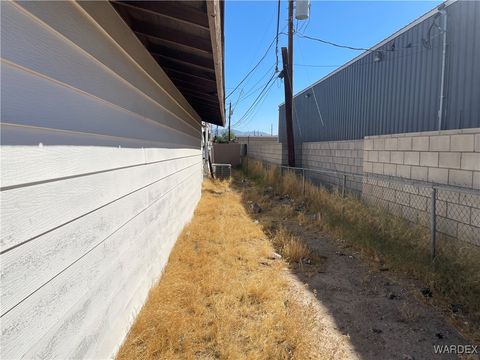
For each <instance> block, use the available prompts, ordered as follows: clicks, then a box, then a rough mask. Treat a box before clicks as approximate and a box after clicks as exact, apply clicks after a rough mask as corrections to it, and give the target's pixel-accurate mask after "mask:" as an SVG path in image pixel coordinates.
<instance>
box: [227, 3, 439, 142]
mask: <svg viewBox="0 0 480 360" xmlns="http://www.w3.org/2000/svg"><path fill="white" fill-rule="evenodd" d="M440 3H441V1H321V0H320V1H312V5H311V12H310V20H306V21H300V22H298V27H299V29H302V32H304V33H305V35H310V36H314V37H318V38H322V39H325V40H328V41H332V42H335V43H339V44H344V45H349V46H354V47H362V48H368V47H371V46H373V45H375V44H376V43H378V42H380V41H381V40H383V39H384V38H386V37H388V36H389V35H391V34H392V33H394V32H396V31H397V30H399V29H400V28H402V27H403V26H405V25H407V24H408V23H410V22H411V21H413V20H415V19H416V18H418V17H419V16H421V15H423V14H424V13H426V12H427V11H429V10H431V9H432V8H434V7H435V6H437V5H438V4H440ZM280 7H281V15H280V30H282V28H284V32H286V24H287V14H288V3H287V1H281V5H280ZM276 14H277V1H226V5H225V78H226V80H225V87H226V94H227V95H228V94H229V93H230V92H231V91H232V90H233V88H234V87H235V86H236V85H237V84H238V83H239V82H240V81H241V80H242V78H243V77H244V76H245V75H246V74H247V73H248V72H249V71H250V70H251V69H252V67H253V66H255V64H256V63H257V62H258V60H259V59H260V58H261V57H262V56H263V55H264V53H265V51H266V49H267V48H268V46H269V44H270V43H271V42H272V40H273V39H274V37H275V34H276V18H277V16H276ZM295 22H296V21H295ZM295 26H297V24H295ZM286 45H287V37H286V36H284V35H281V36H280V37H279V48H280V47H281V46H286ZM294 50H295V51H294V61H293V62H294V64H295V67H294V93H297V92H298V91H300V90H302V89H304V88H305V87H307V86H308V85H310V84H312V83H314V82H315V81H317V80H319V79H320V78H321V77H323V76H325V75H327V74H328V73H330V72H331V71H333V70H335V68H336V67H338V66H340V65H343V64H344V63H346V62H347V61H349V60H350V59H352V58H354V57H355V56H357V55H359V54H361V51H353V50H347V49H339V48H335V47H332V46H329V45H324V44H321V43H319V42H316V41H312V40H308V39H302V38H299V37H295V38H294ZM274 64H275V45H274V46H272V48H271V49H270V51H269V52H268V54H267V56H266V57H265V59H264V60H263V61H262V63H261V64H260V65H259V66H258V68H257V69H256V70H255V72H254V73H252V75H251V76H250V77H249V78H248V79H247V81H245V82H244V83H243V84H242V85H241V86H240V87H239V89H238V90H237V91H236V92H234V93H233V94H232V95H231V96H230V97H229V98H228V99H227V107H228V103H229V102H230V101H231V102H232V106H234V113H233V116H232V124H235V123H236V122H237V121H239V120H240V119H241V118H242V117H243V115H244V114H245V113H246V111H247V110H248V109H249V108H250V106H251V105H252V103H253V102H254V100H255V99H256V98H257V95H258V94H259V93H260V92H261V90H262V88H263V86H262V85H264V84H265V83H266V82H267V81H268V80H269V78H270V77H271V76H272V74H273V71H274ZM301 65H315V66H321V67H310V66H301ZM323 66H325V67H323ZM281 67H282V60H281V53H280V49H279V68H280V69H281ZM240 95H241V96H240ZM283 101H284V91H283V82H282V81H280V80H279V79H278V80H275V82H274V83H273V85H272V87H271V88H270V90H269V92H268V94H267V96H266V97H265V98H264V100H263V101H261V102H260V103H259V104H258V105H257V106H255V107H253V108H252V111H250V114H249V115H248V116H246V117H244V118H243V120H242V121H241V123H240V124H239V125H238V126H236V127H235V128H237V129H239V130H243V131H244V130H259V131H264V132H267V133H270V128H271V126H272V125H273V133H274V134H276V133H277V127H278V105H280V104H281V103H282V102H283Z"/></svg>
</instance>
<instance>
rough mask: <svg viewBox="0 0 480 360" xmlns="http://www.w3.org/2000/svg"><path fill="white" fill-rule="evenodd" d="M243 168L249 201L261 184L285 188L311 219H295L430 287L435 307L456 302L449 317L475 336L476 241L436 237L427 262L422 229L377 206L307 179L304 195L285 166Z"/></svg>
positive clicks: (478, 310)
mask: <svg viewBox="0 0 480 360" xmlns="http://www.w3.org/2000/svg"><path fill="white" fill-rule="evenodd" d="M245 171H246V172H247V173H248V177H249V178H251V179H253V180H254V181H255V182H256V184H257V185H259V186H257V188H258V189H255V190H254V191H250V193H249V194H248V196H249V200H250V201H257V199H259V198H260V197H259V195H258V194H259V192H261V191H262V186H270V187H272V188H273V189H272V190H273V192H277V193H280V194H288V195H289V196H290V197H291V198H292V200H294V201H296V202H297V203H298V202H299V201H301V202H303V203H304V204H305V211H306V212H307V213H308V214H309V215H310V216H314V218H315V220H308V219H306V216H305V215H301V216H300V215H298V214H297V215H295V217H296V218H297V220H298V221H299V222H300V223H303V224H304V225H305V226H307V227H315V228H317V229H318V230H320V231H322V232H326V233H328V234H329V235H330V236H331V237H334V238H338V239H343V240H346V241H347V242H348V244H349V245H350V246H353V247H354V248H356V249H357V250H358V251H360V252H361V253H362V254H363V255H365V257H366V258H367V259H372V260H374V261H378V262H382V263H385V264H386V265H388V266H389V267H390V268H392V269H393V270H395V271H397V272H401V273H403V274H404V275H407V276H409V277H411V278H412V279H414V280H415V281H416V282H418V283H422V284H423V286H424V287H430V288H431V289H433V290H434V291H435V297H434V299H435V300H434V301H435V302H437V304H438V305H440V306H441V307H444V308H447V309H448V307H449V305H450V304H461V305H462V317H459V316H458V315H455V314H454V317H453V320H454V322H455V323H456V324H457V325H458V326H459V327H461V328H462V330H464V331H465V332H466V333H468V336H470V337H471V338H473V339H475V340H478V339H480V331H479V330H478V329H479V326H478V325H479V324H480V249H479V248H478V247H477V246H474V245H470V244H468V243H464V242H448V241H438V242H437V259H436V262H435V264H434V265H432V262H431V259H430V234H429V231H428V229H425V228H424V227H421V226H416V225H414V224H412V223H409V222H407V221H406V220H404V219H401V218H399V217H395V216H392V215H390V214H388V213H387V212H385V211H383V210H382V209H380V208H375V207H370V206H366V205H365V204H364V203H363V202H361V201H360V200H359V199H356V198H353V197H346V198H342V197H341V196H340V194H338V193H336V192H333V193H332V192H328V191H327V190H326V189H324V188H322V187H317V186H315V185H313V184H311V183H309V182H308V181H307V182H306V184H305V196H304V195H303V186H302V185H303V184H302V179H301V178H299V177H297V176H295V174H294V173H293V172H289V171H285V170H284V174H283V176H280V172H279V170H278V167H276V166H274V165H272V166H270V168H268V169H265V168H264V166H263V165H262V164H261V163H260V162H258V161H253V160H249V162H248V169H245ZM275 174H277V175H278V176H274V175H275ZM262 201H263V200H262ZM292 204H293V202H292ZM290 205H291V204H290ZM275 211H276V213H274V212H272V214H274V216H277V217H279V218H281V217H282V216H285V217H286V218H288V217H289V213H291V215H294V214H295V212H294V211H292V209H291V208H290V210H289V209H288V208H283V207H278V209H275ZM271 222H272V224H271V225H270V226H269V230H270V231H272V230H273V229H275V226H277V227H278V225H279V223H278V221H273V220H272V221H271ZM447 311H448V310H447ZM457 318H458V320H457ZM466 320H468V321H466Z"/></svg>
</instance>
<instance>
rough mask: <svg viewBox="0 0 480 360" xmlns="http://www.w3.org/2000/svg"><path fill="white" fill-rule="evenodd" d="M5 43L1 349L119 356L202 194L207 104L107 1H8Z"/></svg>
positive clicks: (9, 354)
mask: <svg viewBox="0 0 480 360" xmlns="http://www.w3.org/2000/svg"><path fill="white" fill-rule="evenodd" d="M1 41H2V44H1V45H2V48H1V50H2V62H1V76H2V84H1V86H2V87H1V92H2V99H1V100H2V104H1V105H2V106H1V118H2V124H1V144H2V145H1V149H0V150H1V165H2V166H1V215H0V216H1V217H0V220H1V228H2V230H1V234H0V235H1V236H0V251H1V255H0V256H1V274H0V276H1V282H0V284H1V285H0V286H1V316H2V321H1V331H2V336H1V350H0V351H1V354H0V355H1V358H3V359H10V358H20V357H25V358H97V359H100V358H109V357H112V356H114V354H115V353H116V351H117V349H118V348H119V346H120V344H121V342H122V340H123V338H124V336H125V335H126V333H127V332H128V330H129V328H130V325H131V324H132V322H133V321H134V319H135V316H136V314H137V312H138V311H139V310H140V308H141V306H142V305H143V303H144V301H145V299H146V296H147V294H148V290H149V289H150V287H151V286H152V284H153V283H154V282H155V281H156V280H158V278H159V276H160V274H161V271H162V269H163V267H164V265H165V263H166V261H167V259H168V255H169V253H170V250H171V248H172V247H173V245H174V243H175V240H176V238H177V236H178V235H179V233H180V231H181V230H182V228H183V226H184V224H185V223H187V222H188V221H189V219H190V218H191V216H192V214H193V211H194V208H195V206H196V204H197V202H198V200H199V198H200V192H201V181H202V165H201V164H202V156H201V150H200V141H201V140H200V139H201V127H200V123H199V121H198V115H197V114H196V113H195V112H194V111H193V109H192V108H191V107H190V105H189V104H188V103H187V102H186V101H185V99H184V98H183V97H182V96H181V95H180V93H179V92H178V90H177V89H176V88H175V87H174V86H173V84H172V83H171V82H170V80H168V78H167V77H166V75H165V74H164V73H163V71H162V70H161V69H160V67H159V66H158V65H157V64H156V63H155V61H154V60H153V59H152V58H151V57H150V55H149V54H148V53H147V51H146V50H145V49H144V47H143V45H142V44H141V43H140V42H139V41H138V40H137V39H136V37H135V36H134V34H133V33H132V32H131V31H130V29H129V28H128V27H127V25H126V24H125V23H124V22H123V20H122V19H121V18H120V17H119V16H118V15H117V13H116V12H115V11H114V10H113V8H112V7H111V5H110V4H109V3H107V2H85V3H73V2H22V3H7V2H2V3H1Z"/></svg>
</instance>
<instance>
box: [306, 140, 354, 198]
mask: <svg viewBox="0 0 480 360" xmlns="http://www.w3.org/2000/svg"><path fill="white" fill-rule="evenodd" d="M302 164H303V167H305V168H307V169H312V170H319V171H328V173H327V172H326V173H321V172H314V171H311V172H310V171H307V175H308V176H307V177H308V178H309V179H310V180H311V181H313V182H319V183H322V184H324V185H327V186H340V185H341V184H342V181H343V177H342V175H340V174H333V173H331V172H338V173H349V174H358V175H362V173H363V140H345V141H322V142H306V143H303V144H302ZM346 179H347V183H346V185H347V186H346V188H347V190H350V191H354V192H360V191H361V189H362V181H361V180H362V179H361V177H360V176H359V177H355V176H347V178H346Z"/></svg>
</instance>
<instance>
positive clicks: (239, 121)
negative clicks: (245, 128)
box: [233, 72, 277, 126]
mask: <svg viewBox="0 0 480 360" xmlns="http://www.w3.org/2000/svg"><path fill="white" fill-rule="evenodd" d="M276 76H277V72H274V73H273V74H272V76H271V77H270V79H269V80H268V81H267V83H266V84H265V86H264V87H263V89H262V91H261V92H260V93H259V94H258V96H257V97H256V98H255V100H254V101H253V102H252V104H251V105H250V107H249V108H248V109H247V111H245V113H244V114H243V115H242V117H241V118H240V119H239V120H237V122H236V123H235V124H234V125H233V126H238V125H239V124H240V123H241V122H242V121H243V120H244V119H245V118H246V117H247V115H248V114H249V113H250V112H251V111H252V109H253V108H254V107H255V106H256V105H257V103H258V102H259V101H260V99H261V97H262V96H263V95H264V94H265V93H266V89H267V87H268V85H270V83H271V82H272V80H273V79H274V78H275V77H276Z"/></svg>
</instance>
